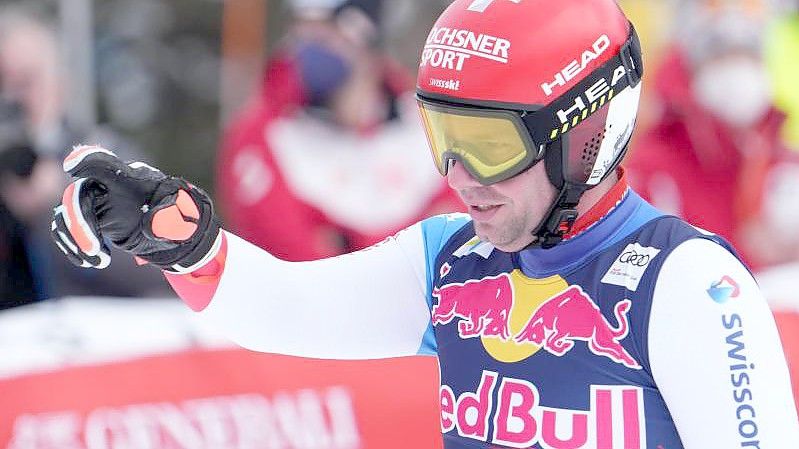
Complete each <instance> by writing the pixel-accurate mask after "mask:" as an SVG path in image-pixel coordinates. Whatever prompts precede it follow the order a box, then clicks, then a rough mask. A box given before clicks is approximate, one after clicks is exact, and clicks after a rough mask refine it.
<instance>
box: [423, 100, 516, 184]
mask: <svg viewBox="0 0 799 449" xmlns="http://www.w3.org/2000/svg"><path fill="white" fill-rule="evenodd" d="M419 109H420V110H421V114H422V121H423V122H424V127H425V131H426V132H427V139H428V141H429V143H430V149H431V151H432V153H433V159H434V161H435V163H436V167H437V168H438V171H439V172H441V174H442V175H446V173H447V162H448V160H450V159H458V160H460V161H461V162H463V163H464V164H466V165H467V166H469V168H470V169H471V170H470V171H471V172H472V173H473V174H475V175H477V176H479V177H481V178H484V179H485V178H492V177H496V176H497V175H500V174H502V173H503V172H506V171H508V170H510V169H511V168H513V167H515V166H517V165H518V164H519V163H520V162H522V161H523V160H524V159H525V158H526V156H527V154H528V148H527V147H528V145H527V144H526V142H525V140H524V139H523V138H522V136H521V134H520V129H519V128H518V126H517V124H516V123H514V121H513V120H512V119H511V118H510V117H509V116H506V115H505V114H503V113H496V114H490V115H489V114H479V115H477V114H476V115H467V114H466V113H463V114H460V113H458V111H453V110H446V111H445V110H442V109H438V108H434V107H432V106H430V105H426V104H424V103H420V104H419Z"/></svg>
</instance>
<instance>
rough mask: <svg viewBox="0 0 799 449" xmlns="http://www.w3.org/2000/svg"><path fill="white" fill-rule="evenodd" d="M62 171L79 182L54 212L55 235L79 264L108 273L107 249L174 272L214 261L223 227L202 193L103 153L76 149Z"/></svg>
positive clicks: (139, 164) (92, 148) (93, 148)
mask: <svg viewBox="0 0 799 449" xmlns="http://www.w3.org/2000/svg"><path fill="white" fill-rule="evenodd" d="M64 171H66V172H67V173H68V174H70V175H71V176H72V177H73V178H76V180H75V182H73V183H72V184H70V185H69V186H67V188H66V190H64V196H63V200H62V204H61V205H59V206H58V207H56V208H55V210H54V217H53V222H52V224H51V230H52V235H53V239H55V242H56V245H58V247H59V248H60V249H61V251H63V252H64V254H66V255H67V258H69V260H70V261H71V262H72V263H74V264H75V265H78V266H82V267H94V268H105V267H106V266H108V264H109V263H110V261H111V257H110V254H109V251H108V246H106V242H109V243H110V244H112V245H113V246H116V247H118V248H120V249H122V250H124V251H127V252H129V253H131V254H133V255H135V256H137V257H139V258H141V259H143V260H145V261H146V262H149V263H151V264H153V265H155V266H157V267H159V268H161V269H163V270H166V271H171V272H176V273H181V272H186V271H190V270H191V269H193V268H195V267H199V266H201V264H203V263H205V262H206V261H207V259H208V258H209V257H213V253H214V252H215V249H216V248H217V247H218V242H217V241H218V237H219V232H220V231H219V224H218V222H217V219H216V217H215V215H214V210H213V204H212V203H211V199H210V198H209V196H208V194H206V193H205V192H204V191H202V190H201V189H199V188H197V187H195V186H193V185H191V184H189V183H187V182H186V181H184V180H183V179H181V178H176V177H174V176H167V175H165V174H163V173H162V172H161V171H159V170H157V169H155V168H153V167H150V166H149V165H147V164H144V163H142V162H132V163H127V164H126V163H124V162H122V161H121V160H120V159H119V158H117V156H116V155H115V154H114V153H112V152H111V151H109V150H106V149H105V148H101V147H97V146H80V147H76V148H75V149H74V150H73V151H72V153H70V154H69V156H67V157H66V159H65V160H64Z"/></svg>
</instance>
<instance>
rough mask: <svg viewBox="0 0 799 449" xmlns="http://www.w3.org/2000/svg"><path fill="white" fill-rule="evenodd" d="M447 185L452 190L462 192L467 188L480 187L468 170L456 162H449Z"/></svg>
mask: <svg viewBox="0 0 799 449" xmlns="http://www.w3.org/2000/svg"><path fill="white" fill-rule="evenodd" d="M447 183H448V184H449V186H450V187H451V188H452V189H454V190H462V189H465V188H467V187H478V186H481V185H482V184H480V183H479V182H478V181H477V179H475V178H474V176H472V174H471V173H469V171H468V170H466V167H465V166H464V165H463V164H462V163H461V162H458V161H451V162H449V168H448V169H447Z"/></svg>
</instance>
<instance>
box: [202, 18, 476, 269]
mask: <svg viewBox="0 0 799 449" xmlns="http://www.w3.org/2000/svg"><path fill="white" fill-rule="evenodd" d="M378 6H379V2H345V3H344V4H343V5H340V6H339V7H337V8H335V9H323V10H322V12H323V13H324V15H320V14H319V13H320V9H318V8H314V9H300V14H298V18H297V20H296V22H295V23H294V24H293V25H292V27H291V30H290V31H289V33H288V35H287V36H286V38H285V39H284V40H283V42H282V43H281V45H280V46H279V49H278V50H277V51H276V53H275V55H274V56H273V57H272V59H271V60H270V61H269V63H268V65H267V68H266V73H265V77H264V83H263V86H262V88H261V92H260V93H259V95H258V96H257V97H256V98H255V99H254V100H253V101H252V102H251V104H250V105H249V106H248V107H247V108H246V109H245V110H244V111H243V112H242V113H241V114H240V115H239V117H238V118H236V119H235V120H234V121H233V123H232V124H231V125H230V127H229V129H228V130H227V133H226V137H225V140H224V143H223V147H222V149H221V153H220V155H219V160H218V169H217V192H218V196H219V199H220V201H219V203H220V207H221V209H222V212H223V215H224V218H225V220H226V222H227V224H228V225H229V226H230V228H231V229H234V230H235V231H236V232H238V233H239V234H240V235H241V236H243V237H244V238H245V239H247V240H249V241H251V242H253V243H255V244H257V245H258V246H261V247H262V248H264V249H267V250H268V251H270V252H272V253H273V254H275V255H277V256H278V257H281V258H283V259H286V260H295V261H296V260H311V259H318V258H322V257H328V256H333V255H338V254H342V253H345V252H348V251H351V250H356V249H360V248H364V247H367V246H369V245H371V244H374V243H376V242H378V241H380V240H382V239H383V238H384V237H386V236H387V235H390V234H393V233H395V232H396V231H398V230H400V229H402V228H404V227H406V226H408V225H409V224H411V223H414V222H416V221H418V220H419V219H421V218H424V217H426V216H429V215H433V214H436V213H441V212H454V211H460V210H463V207H464V206H462V205H461V203H460V202H459V201H458V200H457V198H456V197H455V196H454V195H453V194H452V193H451V192H450V191H449V189H447V188H446V185H445V183H444V182H443V181H442V180H441V179H440V178H439V177H437V176H435V174H434V173H431V172H430V170H428V164H429V161H428V158H429V156H428V151H427V150H425V145H426V143H425V142H426V141H425V135H424V131H423V129H422V126H421V123H420V120H419V116H418V111H417V110H416V105H415V102H414V100H413V98H412V91H411V89H412V88H413V83H412V80H411V79H410V77H409V76H408V75H407V74H406V73H405V71H404V70H403V69H402V68H401V67H399V65H398V64H397V63H396V62H394V61H392V60H390V59H389V58H388V57H387V56H386V55H385V52H384V51H382V50H381V48H380V44H379V35H378V29H377V27H376V26H375V25H374V24H375V23H378V20H377V18H376V17H377V13H378V11H379V9H378V8H377V7H378ZM302 11H306V12H308V11H312V12H313V13H314V15H312V16H310V15H302ZM398 154H401V155H402V157H397V155H398Z"/></svg>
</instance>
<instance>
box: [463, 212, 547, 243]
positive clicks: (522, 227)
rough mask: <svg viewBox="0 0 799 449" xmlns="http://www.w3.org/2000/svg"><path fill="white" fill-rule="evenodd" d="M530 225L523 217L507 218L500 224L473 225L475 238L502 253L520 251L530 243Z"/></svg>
mask: <svg viewBox="0 0 799 449" xmlns="http://www.w3.org/2000/svg"><path fill="white" fill-rule="evenodd" d="M528 228H530V224H529V223H528V222H527V220H525V219H524V217H521V216H515V217H509V218H508V219H507V220H505V221H504V222H502V223H479V222H475V223H474V230H475V233H476V234H477V237H479V238H480V240H482V241H487V242H489V243H491V244H492V245H494V247H495V248H497V249H499V250H501V251H504V252H516V251H521V250H522V249H524V248H525V247H526V246H527V245H529V244H530V243H532V241H533V234H532V231H533V230H532V229H528Z"/></svg>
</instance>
